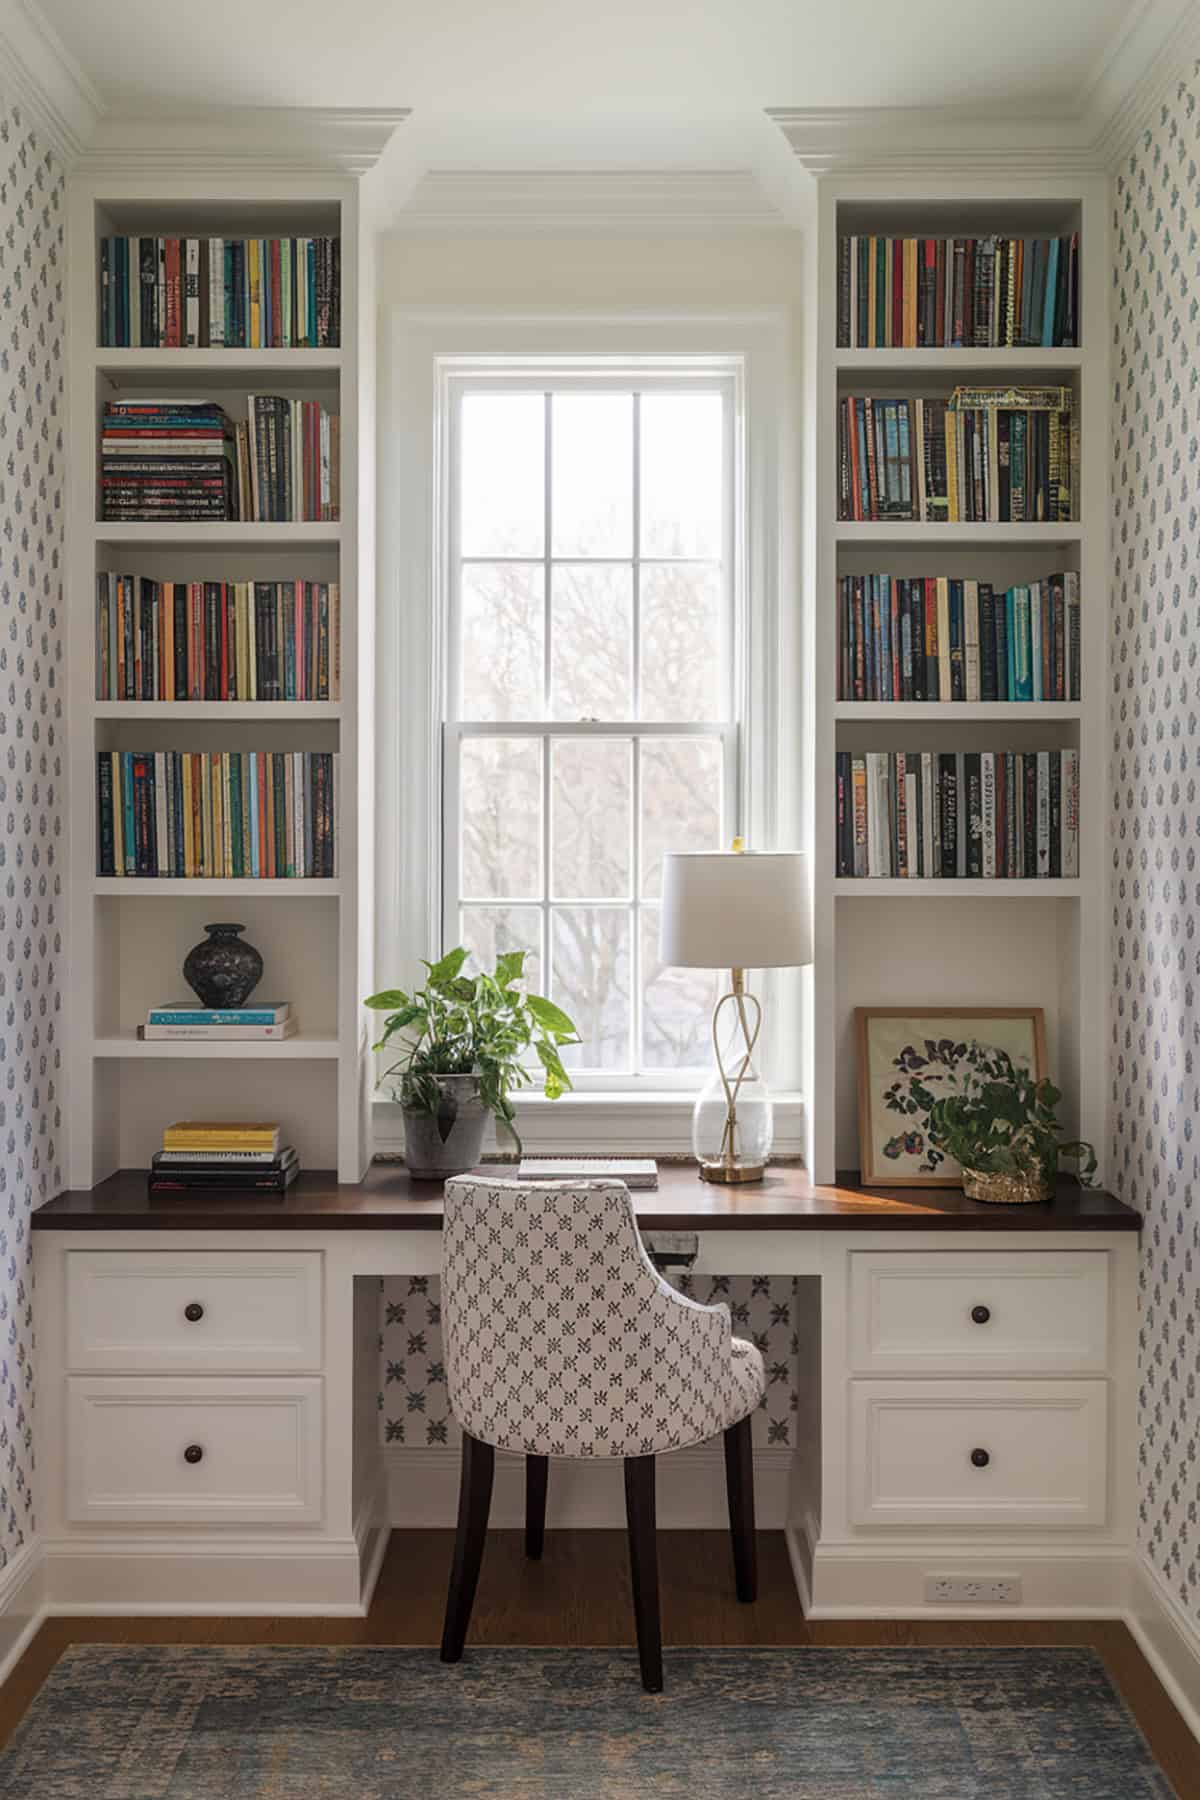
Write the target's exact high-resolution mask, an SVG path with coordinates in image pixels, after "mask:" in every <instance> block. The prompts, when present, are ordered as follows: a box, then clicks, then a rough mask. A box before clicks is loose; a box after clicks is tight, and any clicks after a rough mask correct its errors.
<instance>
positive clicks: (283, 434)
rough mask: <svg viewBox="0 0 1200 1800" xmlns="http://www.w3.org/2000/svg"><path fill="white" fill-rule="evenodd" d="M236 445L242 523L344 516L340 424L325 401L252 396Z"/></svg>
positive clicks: (240, 426)
mask: <svg viewBox="0 0 1200 1800" xmlns="http://www.w3.org/2000/svg"><path fill="white" fill-rule="evenodd" d="M236 439H237V483H238V516H239V518H243V519H257V520H284V521H290V522H295V521H297V520H303V519H311V520H325V521H328V520H332V519H336V518H337V517H338V516H339V505H340V501H339V478H338V465H339V461H340V454H341V450H340V445H341V438H340V420H339V419H338V416H337V414H336V413H328V412H326V411H325V409H324V407H323V406H322V405H321V403H320V401H319V400H288V399H286V398H285V397H284V396H283V395H282V394H251V395H250V397H249V416H248V417H247V419H246V420H245V421H244V422H241V423H239V424H238V427H237V433H236Z"/></svg>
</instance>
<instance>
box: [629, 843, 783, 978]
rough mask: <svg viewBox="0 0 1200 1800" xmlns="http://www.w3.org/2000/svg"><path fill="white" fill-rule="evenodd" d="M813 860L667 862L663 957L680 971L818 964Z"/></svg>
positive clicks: (768, 857) (717, 857)
mask: <svg viewBox="0 0 1200 1800" xmlns="http://www.w3.org/2000/svg"><path fill="white" fill-rule="evenodd" d="M812 954H813V951H812V900H811V896H810V893H809V883H808V858H807V857H805V856H801V855H798V854H796V853H795V852H790V851H789V852H781V853H780V854H778V855H772V854H770V853H764V854H759V853H757V852H753V851H747V852H745V853H738V852H734V851H727V852H719V853H697V854H695V855H693V854H684V853H681V852H678V851H670V852H668V853H667V855H666V856H664V857H663V890H662V915H661V928H660V935H659V956H660V957H661V959H662V961H663V962H664V963H667V964H668V965H670V966H672V967H674V968H678V969H788V968H795V967H797V966H798V965H799V964H801V963H810V962H811V961H812Z"/></svg>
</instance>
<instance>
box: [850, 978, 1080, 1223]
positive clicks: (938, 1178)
mask: <svg viewBox="0 0 1200 1800" xmlns="http://www.w3.org/2000/svg"><path fill="white" fill-rule="evenodd" d="M855 1019H856V1023H857V1027H858V1135H859V1149H860V1153H861V1158H862V1174H861V1180H862V1182H863V1185H864V1186H866V1187H957V1186H958V1185H959V1182H960V1180H961V1171H960V1169H959V1166H958V1164H957V1163H956V1162H954V1161H953V1159H952V1158H950V1157H948V1156H947V1155H946V1154H945V1153H944V1152H943V1151H941V1150H938V1149H937V1148H936V1147H935V1146H934V1145H933V1144H931V1143H930V1142H929V1131H928V1124H929V1107H930V1104H931V1103H932V1101H933V1100H935V1099H938V1098H939V1097H940V1096H942V1095H943V1094H950V1093H953V1092H954V1089H955V1085H956V1083H955V1067H956V1065H957V1064H958V1062H959V1061H960V1060H961V1059H962V1057H963V1056H964V1055H965V1053H966V1050H967V1048H968V1046H969V1045H971V1044H981V1045H984V1046H985V1047H986V1048H987V1049H989V1050H1004V1051H1006V1052H1007V1053H1008V1055H1009V1056H1011V1057H1012V1060H1013V1062H1014V1063H1016V1064H1017V1065H1018V1066H1022V1067H1025V1068H1031V1069H1032V1070H1033V1072H1034V1074H1035V1075H1036V1077H1037V1079H1038V1080H1039V1081H1040V1080H1041V1079H1042V1077H1043V1076H1044V1075H1045V1074H1046V1073H1047V1070H1046V1022H1045V1015H1044V1013H1043V1011H1042V1009H1041V1007H1040V1006H941V1007H929V1008H928V1009H924V1010H923V1009H922V1008H920V1007H917V1006H860V1007H857V1008H856V1009H855Z"/></svg>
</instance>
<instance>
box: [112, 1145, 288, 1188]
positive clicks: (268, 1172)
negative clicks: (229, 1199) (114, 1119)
mask: <svg viewBox="0 0 1200 1800" xmlns="http://www.w3.org/2000/svg"><path fill="white" fill-rule="evenodd" d="M299 1173H300V1158H299V1157H298V1156H297V1154H296V1152H295V1150H294V1149H293V1148H292V1146H291V1145H290V1144H288V1145H285V1146H284V1147H283V1148H281V1149H280V1150H279V1151H278V1152H277V1153H275V1154H273V1155H272V1156H271V1157H270V1158H268V1159H267V1160H265V1161H263V1160H258V1159H256V1160H255V1161H253V1162H229V1161H225V1160H215V1159H213V1158H210V1157H208V1156H205V1155H204V1154H202V1153H201V1154H197V1155H194V1156H192V1157H191V1158H190V1159H187V1160H185V1159H182V1158H180V1157H177V1156H175V1155H168V1154H164V1153H163V1152H158V1153H156V1154H155V1155H154V1156H153V1157H151V1159H150V1171H149V1174H148V1176H147V1181H148V1185H149V1190H150V1192H151V1193H152V1194H179V1193H211V1194H220V1193H243V1192H246V1191H250V1192H252V1193H268V1194H270V1193H275V1194H281V1193H283V1192H284V1191H285V1190H286V1189H287V1188H289V1187H291V1185H292V1183H293V1182H294V1181H295V1180H296V1178H297V1176H298V1175H299Z"/></svg>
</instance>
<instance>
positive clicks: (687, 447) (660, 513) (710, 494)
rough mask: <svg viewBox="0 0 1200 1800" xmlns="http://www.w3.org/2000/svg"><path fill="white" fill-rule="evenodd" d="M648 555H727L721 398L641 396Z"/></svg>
mask: <svg viewBox="0 0 1200 1800" xmlns="http://www.w3.org/2000/svg"><path fill="white" fill-rule="evenodd" d="M641 411H642V456H641V477H642V505H641V527H642V543H641V553H642V555H643V556H696V557H702V558H709V557H711V558H714V559H719V558H720V557H721V556H722V555H723V554H724V535H725V532H724V525H725V521H724V511H723V505H722V489H723V487H724V480H723V464H724V449H723V445H722V441H721V440H722V429H723V419H722V414H723V412H724V405H723V402H722V398H721V395H720V394H643V396H642V406H641Z"/></svg>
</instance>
